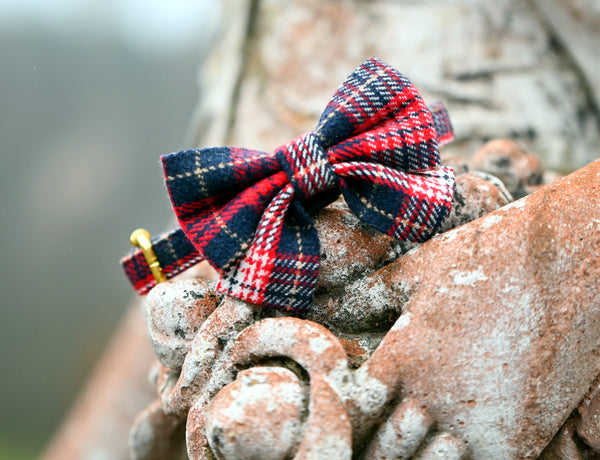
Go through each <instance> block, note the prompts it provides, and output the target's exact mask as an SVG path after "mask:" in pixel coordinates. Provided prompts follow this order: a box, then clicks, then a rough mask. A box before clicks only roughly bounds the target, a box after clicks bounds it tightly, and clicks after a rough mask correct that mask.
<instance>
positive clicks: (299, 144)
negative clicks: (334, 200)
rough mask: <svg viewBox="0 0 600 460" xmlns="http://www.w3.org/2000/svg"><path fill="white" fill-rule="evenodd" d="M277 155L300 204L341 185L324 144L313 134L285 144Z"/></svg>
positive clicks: (306, 134) (305, 134) (310, 133)
mask: <svg viewBox="0 0 600 460" xmlns="http://www.w3.org/2000/svg"><path fill="white" fill-rule="evenodd" d="M275 155H276V156H277V159H278V160H279V162H280V164H281V167H282V168H283V170H284V171H285V172H286V174H287V176H288V179H289V180H290V183H291V184H292V186H293V187H294V196H295V198H297V199H298V200H299V201H300V202H305V201H307V200H309V199H310V198H312V197H314V196H315V195H317V194H319V193H321V192H324V191H326V190H329V189H332V188H335V187H337V185H338V179H337V176H336V174H335V172H334V170H333V167H332V166H331V163H329V160H328V159H327V153H326V152H325V149H324V147H323V142H322V141H321V139H320V138H319V136H318V135H317V134H316V133H314V132H312V131H309V132H307V133H304V134H303V135H302V136H299V137H297V138H296V139H294V140H293V141H291V142H288V143H287V144H284V145H282V146H281V147H279V148H278V149H277V150H276V151H275Z"/></svg>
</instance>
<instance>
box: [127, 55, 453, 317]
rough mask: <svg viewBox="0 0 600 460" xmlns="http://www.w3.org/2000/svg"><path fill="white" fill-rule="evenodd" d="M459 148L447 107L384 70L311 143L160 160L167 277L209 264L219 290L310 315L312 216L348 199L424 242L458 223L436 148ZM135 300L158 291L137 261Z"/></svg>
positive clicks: (344, 97) (336, 105)
mask: <svg viewBox="0 0 600 460" xmlns="http://www.w3.org/2000/svg"><path fill="white" fill-rule="evenodd" d="M451 139H452V128H451V126H450V123H449V120H448V117H447V113H446V111H445V109H444V108H443V106H442V105H441V104H438V105H435V106H433V107H431V108H429V109H428V107H427V106H426V105H425V103H424V102H423V100H422V98H421V96H420V94H419V93H418V91H417V89H416V88H415V87H414V86H413V85H412V84H411V83H410V82H409V81H408V80H407V79H406V78H405V77H404V76H403V75H402V74H400V73H399V72H397V71H396V70H394V69H393V68H391V67H389V66H388V65H386V64H384V63H383V62H381V61H380V60H378V59H377V58H372V59H369V60H367V61H366V62H364V63H363V64H362V65H361V66H360V67H359V68H358V69H356V70H355V71H354V72H353V73H352V74H351V75H350V76H349V77H348V78H347V79H346V81H345V82H344V83H343V84H342V86H341V87H340V88H339V89H338V91H337V92H336V93H335V95H334V96H333V98H332V100H331V101H330V103H329V104H328V106H327V108H326V109H325V112H324V113H323V115H322V116H321V119H320V121H319V124H318V126H317V128H316V129H315V131H314V132H308V133H305V134H303V135H302V136H300V137H298V138H296V139H294V140H293V141H291V142H289V143H287V144H285V145H283V146H281V147H279V148H278V149H276V150H275V151H274V152H273V153H264V152H259V151H255V150H248V149H242V148H227V147H223V148H210V149H199V150H187V151H183V152H179V153H173V154H170V155H165V156H163V157H162V161H163V167H164V173H165V177H166V184H167V188H168V191H169V195H170V198H171V201H172V204H173V208H174V210H175V214H176V215H177V218H178V220H179V224H180V226H181V229H177V230H175V231H173V232H171V233H169V234H166V235H163V236H161V237H159V238H157V239H156V240H155V241H153V246H154V251H155V253H156V256H157V258H158V260H159V261H160V263H161V265H162V267H163V270H164V272H165V274H166V276H167V277H171V276H174V275H175V274H177V273H179V272H180V271H182V270H183V269H185V268H187V267H189V266H190V265H192V264H194V263H196V262H198V261H200V260H202V259H206V260H207V261H208V262H209V263H210V264H211V265H212V266H213V267H214V268H215V269H216V270H217V271H218V273H219V275H220V279H219V281H218V283H217V290H219V291H221V292H224V293H226V294H228V295H231V296H233V297H237V298H240V299H242V300H245V301H248V302H252V303H255V304H259V305H263V306H267V307H274V308H278V309H281V310H292V311H296V312H302V311H305V310H306V309H307V308H308V307H309V306H310V304H311V302H312V298H313V294H314V290H315V285H316V282H317V274H318V271H319V238H318V235H317V231H316V229H315V227H314V225H313V221H312V219H311V218H310V217H309V214H310V213H311V212H312V211H314V210H316V209H319V208H320V207H322V206H324V205H326V204H328V203H330V202H331V201H333V200H335V199H336V198H337V197H338V196H339V193H340V191H341V193H342V194H343V196H344V198H345V200H346V202H347V204H348V206H349V208H350V209H351V210H352V211H353V212H354V213H355V214H356V215H357V216H358V217H359V218H360V219H361V220H363V221H364V222H366V223H367V224H369V225H371V226H372V227H374V228H376V229H378V230H380V231H382V232H384V233H387V234H389V235H391V236H393V237H395V238H398V239H401V240H409V241H424V240H426V239H427V238H429V237H430V236H431V235H432V234H434V233H435V232H436V231H437V230H438V229H439V228H440V226H441V224H442V223H443V221H444V220H445V219H446V217H447V216H448V214H449V212H450V208H451V203H452V195H453V190H454V176H453V173H452V169H450V168H440V158H439V151H438V143H446V142H449V141H450V140H451ZM122 263H123V265H124V268H125V272H126V274H127V276H128V277H129V278H130V280H131V281H132V283H133V284H134V287H135V288H136V290H137V291H138V292H139V293H145V292H147V291H148V290H149V289H150V288H151V287H152V286H153V285H154V284H155V283H154V281H153V279H152V274H151V273H150V271H149V269H148V267H147V264H146V263H145V261H144V259H143V257H142V256H141V254H140V252H139V251H137V252H133V253H132V254H131V255H129V256H128V257H126V258H125V259H124V260H123V261H122Z"/></svg>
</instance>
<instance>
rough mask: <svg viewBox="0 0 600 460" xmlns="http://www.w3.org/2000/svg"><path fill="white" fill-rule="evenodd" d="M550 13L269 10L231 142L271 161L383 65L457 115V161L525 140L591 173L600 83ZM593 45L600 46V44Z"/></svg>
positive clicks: (512, 6) (468, 5) (413, 5)
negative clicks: (489, 144) (499, 143)
mask: <svg viewBox="0 0 600 460" xmlns="http://www.w3.org/2000/svg"><path fill="white" fill-rule="evenodd" d="M558 2H560V0H553V2H552V3H558ZM537 3H540V2H537ZM563 3H564V2H563ZM549 9H550V8H546V9H544V8H542V7H540V8H539V9H538V8H534V7H533V6H532V4H531V2H520V1H517V0H501V1H496V2H491V3H490V2H485V1H479V0H464V1H452V2H444V1H430V2H385V1H373V2H339V1H333V0H328V1H318V2H317V1H311V2H305V1H290V2H286V4H285V6H283V5H282V4H281V3H280V2H278V1H275V0H263V1H261V2H260V3H259V4H258V7H257V10H256V13H255V16H254V19H253V22H252V28H250V29H249V30H250V33H249V35H248V41H249V43H251V46H249V47H248V50H247V51H248V54H247V61H246V62H247V65H246V66H245V67H244V68H243V69H241V70H240V78H241V84H240V86H239V97H238V99H236V101H235V107H234V112H233V114H232V119H233V120H240V122H239V123H233V124H232V125H231V131H230V132H229V136H228V141H229V142H230V143H233V144H235V145H238V144H239V145H246V146H250V147H255V148H262V149H272V148H273V147H274V146H277V145H280V144H282V143H285V142H287V141H289V140H290V139H292V138H294V137H295V136H297V135H298V133H302V132H304V131H306V130H309V129H313V128H314V125H315V122H316V120H317V119H318V116H319V115H320V113H321V111H322V110H323V108H324V106H325V104H326V103H327V101H328V100H329V98H330V97H331V94H332V93H333V91H334V90H335V88H336V87H337V85H338V84H339V83H340V82H341V81H342V80H343V79H344V78H345V77H346V76H347V74H348V72H349V70H348V69H353V68H355V67H356V66H357V65H358V64H359V63H360V62H362V61H363V60H364V59H365V58H366V57H368V56H371V55H377V56H380V57H381V58H382V59H384V60H385V61H387V62H389V63H390V64H392V65H394V66H395V67H397V68H398V69H399V70H400V71H401V72H403V73H405V74H406V76H407V77H409V78H410V79H411V80H412V81H413V82H414V83H415V85H416V86H417V87H418V88H419V89H420V91H421V92H422V93H423V95H424V97H425V100H426V101H428V102H430V103H431V102H434V101H435V100H437V99H442V100H444V102H445V103H446V104H447V105H448V107H449V109H450V114H451V117H452V121H453V124H454V127H455V131H456V137H457V140H456V142H455V143H454V144H453V145H452V146H450V147H448V149H449V151H452V152H454V153H456V154H460V155H462V156H468V155H470V154H471V153H472V152H473V151H474V150H475V148H477V147H478V146H480V145H481V143H483V142H485V141H487V140H489V139H492V138H516V139H519V140H520V141H521V142H522V143H523V144H524V145H525V147H526V148H527V150H529V151H531V152H535V153H536V154H537V155H540V156H542V159H543V161H544V164H545V165H546V167H549V168H552V169H556V170H559V171H565V170H572V169H573V168H577V167H581V166H583V165H584V164H586V163H588V162H589V161H591V160H593V159H594V158H595V156H596V146H597V145H598V143H599V141H600V135H599V130H598V124H599V118H598V115H599V114H598V111H597V110H596V108H595V104H594V102H593V101H594V99H593V98H590V97H589V95H590V92H589V90H588V88H589V86H588V84H587V81H591V80H594V79H595V78H596V75H597V72H595V73H594V72H591V73H587V72H584V73H582V71H581V70H582V67H581V66H578V65H577V62H580V61H581V60H580V61H574V60H573V59H572V58H571V53H570V50H571V49H581V47H580V46H578V45H575V44H573V47H568V46H567V47H561V46H557V42H558V40H557V37H558V34H559V32H562V31H559V28H549V27H548V23H547V20H546V16H545V14H542V13H546V10H549ZM541 10H544V11H543V12H542V13H540V11H541ZM556 16H557V17H560V15H556ZM449 24H451V25H452V26H451V27H450V26H449ZM587 37H589V38H590V42H592V43H596V42H597V38H598V34H597V32H596V33H595V34H594V33H593V32H592V31H591V29H590V30H589V31H588V32H587ZM594 40H595V41H594ZM561 43H565V42H564V41H561ZM569 43H571V42H569ZM324 44H326V46H324ZM290 50H293V52H290ZM588 60H591V61H594V59H591V58H590V59H588ZM581 62H583V61H581ZM242 120H245V122H242ZM248 120H252V123H249V122H247V121H248ZM274 127H276V128H274Z"/></svg>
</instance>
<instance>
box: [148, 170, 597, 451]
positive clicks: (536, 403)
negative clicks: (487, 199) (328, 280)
mask: <svg viewBox="0 0 600 460" xmlns="http://www.w3.org/2000/svg"><path fill="white" fill-rule="evenodd" d="M466 175H467V174H465V175H464V176H466ZM477 179H479V178H477ZM337 209H338V210H341V209H342V208H340V207H339V206H338V208H337ZM333 216H335V218H336V219H342V218H343V217H344V213H343V212H335V213H333V214H332V215H329V216H328V218H330V219H331V218H334V217H333ZM334 222H335V221H334ZM348 231H350V232H352V231H355V230H348ZM325 240H326V243H325V245H324V246H325V247H327V244H330V243H331V240H330V238H329V237H326V238H325ZM335 244H338V245H339V244H349V245H351V244H352V242H346V241H345V240H342V241H341V243H340V242H337V241H336V242H335ZM599 246H600V161H597V162H594V163H592V164H591V165H589V166H588V167H586V168H584V169H582V170H580V171H578V172H576V173H574V174H572V175H570V176H567V177H565V178H563V179H561V180H559V181H557V182H555V183H554V184H552V185H549V186H547V187H545V188H543V189H541V190H539V191H538V192H537V193H535V194H532V195H529V196H528V197H525V198H523V199H521V200H519V201H516V202H514V203H512V204H509V205H506V206H504V207H501V208H500V209H497V210H495V211H493V212H491V213H489V214H487V215H486V216H484V217H482V218H479V219H477V220H474V221H472V222H470V223H467V224H465V225H462V226H460V227H458V228H455V229H453V230H450V231H448V232H445V233H443V234H441V235H438V236H436V237H434V238H432V239H431V240H429V241H428V242H426V243H424V244H422V245H420V246H419V247H417V248H415V249H413V250H412V251H410V252H409V253H406V254H404V255H401V256H400V257H398V258H397V259H396V260H395V261H393V262H390V263H388V264H386V265H384V266H383V267H382V268H379V269H377V268H373V267H371V268H367V269H365V271H366V273H370V274H366V275H364V276H362V277H359V278H358V279H357V280H356V281H354V282H351V283H350V284H348V285H347V286H345V287H343V288H341V290H339V291H336V290H334V291H335V292H337V294H336V295H341V299H342V302H341V304H344V303H345V302H346V301H347V300H348V299H349V298H350V297H349V296H353V297H354V301H355V302H356V303H357V304H360V303H361V302H362V308H363V309H364V310H371V309H372V308H373V302H372V297H371V296H372V294H370V293H369V289H365V288H364V286H371V287H372V288H373V287H377V286H378V288H377V289H379V290H380V292H379V295H380V296H381V298H383V299H385V302H387V304H389V305H392V306H393V307H390V308H392V309H393V310H394V311H395V316H394V319H393V321H395V323H394V324H393V326H392V327H391V328H389V330H388V328H387V327H384V328H383V330H381V331H379V333H376V332H372V327H373V326H372V323H369V321H365V322H364V325H365V327H367V325H368V324H370V326H369V327H370V328H371V329H369V330H371V332H369V333H368V334H367V335H369V334H370V337H371V338H372V340H373V342H372V343H371V345H370V346H366V345H365V344H364V343H363V344H362V345H359V346H358V348H361V346H362V347H363V348H362V354H363V355H365V354H366V356H364V357H363V359H362V361H361V360H359V361H353V359H352V357H351V356H350V353H349V350H353V347H352V346H349V345H348V343H347V342H348V341H350V340H349V338H350V337H352V336H354V337H355V338H358V339H359V342H360V341H361V340H363V338H364V330H363V331H362V332H360V330H359V329H360V328H359V325H358V324H359V323H355V326H354V327H356V332H355V333H354V334H351V333H348V332H346V333H340V332H339V331H338V330H337V329H336V328H335V327H333V328H332V329H331V330H328V329H326V328H325V327H323V326H322V325H320V324H318V323H316V322H314V321H310V320H306V319H299V318H293V317H288V316H286V315H284V314H282V313H278V312H270V311H268V310H263V309H259V308H256V307H254V306H252V305H249V304H245V303H243V302H240V301H234V300H232V299H229V298H224V299H223V300H222V301H221V303H220V305H219V307H218V308H216V309H215V310H214V311H213V312H212V314H210V315H209V316H208V317H207V319H206V320H205V321H204V323H203V324H202V325H201V326H200V328H199V329H198V332H197V333H196V335H195V337H194V338H193V340H192V341H191V342H190V344H189V350H190V351H189V352H188V354H187V355H186V357H185V359H184V363H183V367H182V368H181V372H180V373H179V376H178V377H176V376H175V378H174V379H173V380H172V381H171V383H169V384H163V385H162V386H161V390H160V399H161V401H162V409H163V410H164V411H165V414H170V416H171V417H175V418H179V419H180V420H185V419H186V417H187V421H186V433H187V441H186V442H187V451H188V455H189V457H190V458H192V459H201V458H210V455H212V454H210V453H209V452H211V451H212V452H213V454H214V453H215V452H217V453H218V454H217V456H218V458H223V459H230V458H239V456H240V453H241V452H246V453H247V454H248V456H249V457H252V458H254V457H256V458H259V457H261V456H265V455H267V452H268V455H270V457H269V458H287V457H289V456H290V455H293V457H294V458H351V457H352V456H353V455H358V453H359V452H362V454H361V456H362V458H420V459H435V458H439V459H442V458H444V459H448V458H457V459H459V458H481V459H484V458H497V459H513V458H537V457H539V456H541V458H565V459H567V458H573V459H575V458H580V457H581V456H582V455H588V454H590V455H591V454H594V455H596V453H598V451H597V450H596V449H597V444H598V441H597V440H598V429H597V426H598V425H597V420H598V418H599V417H600V415H598V414H600V404H598V403H597V401H598V400H599V398H598V394H600V392H599V391H598V384H597V380H596V377H597V375H598V374H599V373H600V364H599V362H600V361H599V360H598V356H599V355H600V339H599V338H598V337H600V313H599V312H600V308H599V307H600V295H599V294H600V293H599V290H600V286H599V285H598V281H597V280H598V277H599V275H600V262H599V259H598V257H597V254H596V253H595V252H594V251H590V248H597V247H599ZM381 254H383V252H382V253H381ZM343 260H344V262H345V263H351V260H352V259H351V258H348V259H343ZM424 267H426V269H424ZM327 269H328V270H333V269H335V268H334V267H331V266H329V267H328V268H327ZM176 283H183V282H181V281H179V282H176ZM187 286H188V288H190V286H189V285H187ZM353 286H354V287H353ZM356 286H362V288H356ZM166 288H168V289H171V288H169V287H168V286H167V287H166ZM174 288H175V289H180V288H176V287H174ZM191 288H193V289H199V290H200V291H202V290H203V289H204V287H203V286H202V285H196V286H191ZM322 295H324V294H322ZM152 296H154V298H153V297H152ZM192 297H193V296H192ZM164 298H165V296H163V295H154V294H151V296H150V297H149V301H151V302H154V303H157V302H160V301H161V299H164ZM323 298H324V297H321V300H322V299H323ZM333 300H334V299H333V298H330V299H329V300H328V301H327V302H326V304H327V305H331V302H332V301H333ZM323 304H324V303H323V302H321V303H320V304H319V303H318V302H317V303H316V304H315V309H319V305H321V308H322V311H321V315H322V316H321V318H325V316H326V314H330V313H331V312H332V311H333V310H327V309H326V308H323V307H322V306H323ZM375 310H376V308H375ZM269 315H274V316H275V317H272V318H268V317H267V318H266V316H269ZM367 316H368V315H367ZM312 319H313V320H314V319H315V318H314V317H313V318H312ZM182 321H184V322H185V321H187V322H192V323H193V321H194V319H193V318H192V317H190V316H185V317H182ZM371 321H372V320H371ZM158 323H160V321H158V322H157V323H150V324H155V326H154V327H160V328H166V329H168V328H169V327H174V326H173V324H174V323H172V322H169V320H165V324H161V325H159V324H158ZM336 324H337V323H336ZM182 326H185V324H183V325H182V324H178V327H182ZM369 327H368V328H369ZM376 329H377V328H376ZM167 335H169V334H167ZM171 336H172V335H171ZM344 341H346V345H345V346H344V344H343V343H344ZM173 343H174V346H176V345H177V344H176V342H173ZM369 347H371V349H370V350H369V349H368V348H369ZM373 349H374V350H373ZM354 355H355V356H354V357H355V358H356V357H357V356H359V355H361V352H357V351H356V350H355V349H354ZM264 366H266V367H264ZM255 385H256V388H255V387H254V386H255ZM590 387H591V388H592V389H591V390H590ZM284 388H285V389H284ZM288 404H289V409H288V410H285V414H284V413H283V412H282V413H279V411H283V408H284V407H288V406H287V405H288ZM261 407H262V408H263V411H262V413H261V410H260V408H261ZM269 407H270V408H271V409H269V410H266V412H265V408H269ZM574 411H575V412H574ZM572 414H575V415H572ZM261 416H262V417H263V420H262V422H260V421H259V419H260V417H261ZM270 417H272V418H273V421H271V422H269V420H270ZM276 420H278V421H279V422H276ZM324 426H326V427H328V429H327V430H323V429H322V427H324ZM265 430H266V431H265ZM555 435H556V436H555ZM278 436H279V437H282V438H283V439H284V440H285V441H284V442H282V443H281V445H277V449H269V450H265V446H266V444H265V443H264V442H261V441H257V440H258V439H267V438H269V437H278ZM576 436H577V439H576ZM582 441H583V442H585V444H582ZM578 456H580V457H578ZM581 458H583V457H581Z"/></svg>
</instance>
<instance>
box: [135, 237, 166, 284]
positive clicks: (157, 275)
mask: <svg viewBox="0 0 600 460" xmlns="http://www.w3.org/2000/svg"><path fill="white" fill-rule="evenodd" d="M129 241H131V244H133V245H134V246H135V247H136V248H140V249H141V250H142V253H143V254H144V257H145V258H146V262H147V263H148V267H150V271H152V274H153V275H154V279H155V280H156V282H157V283H163V282H165V281H167V277H166V276H165V274H164V272H163V271H162V268H161V266H160V263H159V262H158V259H157V258H156V254H154V249H152V242H151V240H150V233H148V230H145V229H143V228H138V229H137V230H134V231H133V233H132V234H131V236H130V237H129Z"/></svg>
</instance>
